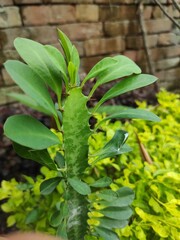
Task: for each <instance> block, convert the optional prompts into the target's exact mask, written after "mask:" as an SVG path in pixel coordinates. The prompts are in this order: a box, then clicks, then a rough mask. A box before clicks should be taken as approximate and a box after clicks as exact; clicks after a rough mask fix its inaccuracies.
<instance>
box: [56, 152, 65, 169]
mask: <svg viewBox="0 0 180 240" xmlns="http://www.w3.org/2000/svg"><path fill="white" fill-rule="evenodd" d="M54 161H55V162H56V163H57V165H58V167H59V168H64V167H65V159H64V157H63V155H62V154H61V153H60V152H57V153H56V156H55V159H54Z"/></svg>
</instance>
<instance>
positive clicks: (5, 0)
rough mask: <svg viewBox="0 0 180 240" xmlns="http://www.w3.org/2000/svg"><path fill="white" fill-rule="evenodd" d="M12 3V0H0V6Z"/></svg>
mask: <svg viewBox="0 0 180 240" xmlns="http://www.w3.org/2000/svg"><path fill="white" fill-rule="evenodd" d="M8 5H13V0H0V6H2V7H3V6H8Z"/></svg>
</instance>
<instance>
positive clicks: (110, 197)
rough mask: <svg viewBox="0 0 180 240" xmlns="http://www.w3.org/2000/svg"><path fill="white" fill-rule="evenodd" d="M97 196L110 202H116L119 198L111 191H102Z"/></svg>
mask: <svg viewBox="0 0 180 240" xmlns="http://www.w3.org/2000/svg"><path fill="white" fill-rule="evenodd" d="M97 196H98V197H100V198H101V199H103V200H106V201H108V202H111V201H115V200H117V198H118V195H117V193H116V192H114V191H112V190H109V189H108V190H103V191H101V192H100V193H98V194H97Z"/></svg>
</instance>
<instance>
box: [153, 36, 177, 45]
mask: <svg viewBox="0 0 180 240" xmlns="http://www.w3.org/2000/svg"><path fill="white" fill-rule="evenodd" d="M175 44H177V37H176V34H174V33H161V34H159V35H158V45H159V46H168V45H175Z"/></svg>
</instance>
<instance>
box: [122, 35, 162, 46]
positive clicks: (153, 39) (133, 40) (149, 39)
mask: <svg viewBox="0 0 180 240" xmlns="http://www.w3.org/2000/svg"><path fill="white" fill-rule="evenodd" d="M157 42H158V35H147V36H146V44H147V47H149V48H152V47H156V46H157ZM126 46H127V48H128V49H141V48H144V42H143V38H142V36H137V37H136V36H132V37H131V36H130V37H127V38H126Z"/></svg>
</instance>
